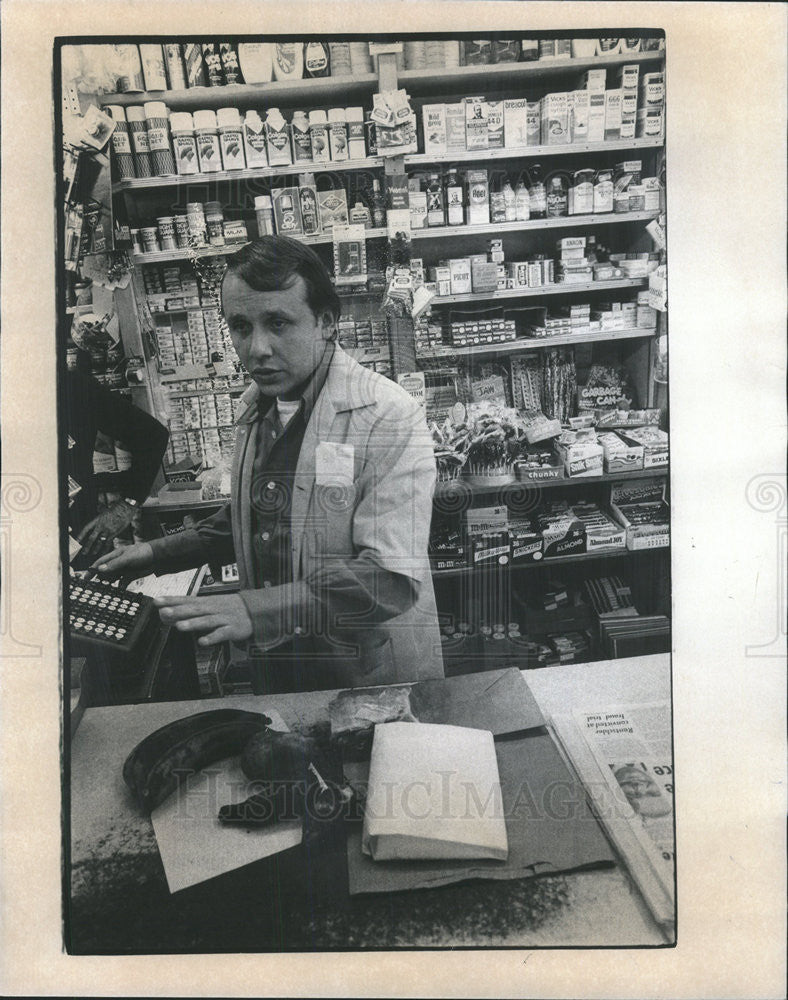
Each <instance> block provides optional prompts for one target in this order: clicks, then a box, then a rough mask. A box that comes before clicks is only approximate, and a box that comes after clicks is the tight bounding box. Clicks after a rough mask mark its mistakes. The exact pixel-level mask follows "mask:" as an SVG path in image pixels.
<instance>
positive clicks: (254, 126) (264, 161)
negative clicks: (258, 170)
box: [244, 111, 268, 167]
mask: <svg viewBox="0 0 788 1000" xmlns="http://www.w3.org/2000/svg"><path fill="white" fill-rule="evenodd" d="M244 149H245V150H246V165H247V167H266V166H268V154H267V153H266V149H265V125H264V123H263V120H262V118H261V117H260V115H258V113H257V112H256V111H247V112H246V117H245V118H244Z"/></svg>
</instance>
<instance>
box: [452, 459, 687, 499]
mask: <svg viewBox="0 0 788 1000" xmlns="http://www.w3.org/2000/svg"><path fill="white" fill-rule="evenodd" d="M667 474H668V469H667V467H665V466H662V467H661V468H658V469H638V470H637V471H636V472H618V473H605V475H602V476H573V477H571V478H569V479H545V480H542V481H538V482H520V481H519V480H518V481H517V482H515V483H507V484H506V485H505V486H475V485H471V484H470V483H467V482H465V480H464V479H455V480H451V481H449V482H439V483H437V484H436V486H435V496H434V498H433V499H434V500H441V499H443V498H450V497H453V496H457V495H458V494H462V495H464V496H467V495H468V494H472V495H473V496H484V495H489V494H491V493H496V494H500V495H501V497H504V496H505V495H506V494H507V493H516V492H518V491H522V490H523V489H533V490H547V489H555V488H557V487H561V486H593V485H595V484H597V483H622V482H624V483H627V482H629V481H630V480H632V479H653V478H655V477H662V476H667Z"/></svg>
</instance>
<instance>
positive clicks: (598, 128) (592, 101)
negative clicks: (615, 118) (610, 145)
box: [588, 90, 605, 142]
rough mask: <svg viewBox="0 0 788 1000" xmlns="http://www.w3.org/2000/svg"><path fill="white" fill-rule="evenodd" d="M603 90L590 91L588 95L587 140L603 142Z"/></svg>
mask: <svg viewBox="0 0 788 1000" xmlns="http://www.w3.org/2000/svg"><path fill="white" fill-rule="evenodd" d="M604 139H605V91H604V90H602V91H590V92H589V95H588V141H589V142H604Z"/></svg>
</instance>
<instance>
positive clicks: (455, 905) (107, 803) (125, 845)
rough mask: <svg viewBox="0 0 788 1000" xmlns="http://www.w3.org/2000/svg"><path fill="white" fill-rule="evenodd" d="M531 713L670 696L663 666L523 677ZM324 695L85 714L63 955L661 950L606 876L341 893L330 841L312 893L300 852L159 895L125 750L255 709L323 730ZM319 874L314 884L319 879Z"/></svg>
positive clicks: (646, 921)
mask: <svg viewBox="0 0 788 1000" xmlns="http://www.w3.org/2000/svg"><path fill="white" fill-rule="evenodd" d="M523 676H524V677H525V679H526V681H527V683H528V685H529V686H530V688H531V691H532V692H533V694H534V697H535V698H536V701H537V702H538V704H539V707H540V708H541V710H542V712H543V713H544V714H545V716H547V717H549V716H550V715H552V714H554V713H557V712H566V711H569V710H571V709H572V708H574V707H581V706H584V707H588V708H590V709H594V708H601V707H604V706H606V705H615V704H629V703H636V702H649V701H660V700H664V699H666V698H669V697H670V657H669V656H667V655H658V656H646V657H637V658H633V659H622V660H612V661H601V662H598V663H591V664H579V665H563V666H560V667H551V668H546V669H539V670H527V671H523ZM335 694H336V692H335V691H315V692H308V693H298V694H283V695H271V696H255V695H249V696H234V697H228V698H222V699H202V700H199V701H188V702H186V701H183V702H166V703H148V704H141V705H121V706H110V707H105V708H90V709H87V710H86V711H85V714H84V717H83V718H82V721H81V723H80V726H79V729H78V730H77V732H76V734H75V736H74V739H73V741H72V748H71V786H70V787H71V803H72V815H71V824H72V826H71V865H72V873H71V874H72V879H71V908H70V925H71V949H72V951H73V952H74V953H77V954H124V953H125V954H140V953H142V954H147V953H150V954H153V953H165V952H181V951H198V952H217V951H218V952H222V951H239V952H240V951H280V950H285V951H289V950H296V951H307V950H324V949H331V948H338V949H348V948H391V947H408V946H411V947H413V946H416V947H419V946H421V947H436V946H455V947H457V946H459V947H462V946H477V947H478V946H480V945H486V946H489V945H509V946H519V947H523V946H528V947H536V946H539V945H545V946H546V945H552V946H554V945H579V944H584V945H605V944H607V945H626V944H630V945H631V944H641V945H644V944H654V945H659V944H664V939H663V938H662V936H661V934H660V932H659V930H658V928H657V927H656V925H655V924H654V923H653V922H652V920H651V918H650V916H649V915H648V913H647V911H646V910H645V907H644V906H643V904H642V901H641V900H640V898H639V896H638V894H637V893H636V891H635V890H634V888H633V887H632V885H631V883H630V880H629V878H628V876H627V874H626V872H625V871H624V870H623V869H622V868H621V867H617V868H614V869H608V870H598V871H586V872H577V873H570V874H566V875H557V876H554V875H551V876H543V877H539V878H530V879H520V880H514V881H510V882H500V883H493V882H475V883H473V882H469V883H463V884H460V885H455V886H448V887H445V888H440V889H430V890H420V891H418V892H408V893H398V894H391V895H385V896H373V897H349V896H348V895H347V888H346V860H345V858H344V840H343V842H342V844H341V845H339V844H338V845H336V848H335V851H334V854H333V855H332V857H331V858H330V863H327V864H326V865H325V884H324V885H316V884H315V881H314V872H313V877H312V879H311V880H305V879H304V878H303V877H302V872H301V871H300V870H299V863H298V859H299V856H300V849H299V848H294V849H292V850H290V851H286V852H284V853H283V854H280V855H277V856H276V857H275V858H272V859H268V860H267V861H264V862H258V863H256V864H255V865H252V866H249V867H247V868H243V869H239V870H238V871H236V872H232V873H228V874H227V875H224V876H221V877H220V878H219V879H214V880H212V881H210V882H206V883H203V884H202V885H200V886H195V887H193V888H191V889H188V890H184V891H183V892H180V893H176V894H175V895H170V893H169V891H168V889H167V886H166V881H165V878H164V872H163V869H162V865H161V861H160V858H159V853H158V848H157V845H156V840H155V836H154V833H153V828H152V826H151V823H150V820H149V818H148V817H146V816H144V815H142V814H141V813H140V812H139V810H138V808H137V807H136V806H135V804H134V802H133V800H132V798H131V795H130V793H129V791H128V789H127V788H126V786H125V784H124V782H123V778H122V773H121V772H122V766H123V761H124V760H125V758H126V756H127V755H128V753H129V752H130V751H131V750H132V749H133V747H134V746H135V745H136V744H137V743H138V742H139V741H140V740H141V739H142V738H144V737H145V736H146V735H147V734H148V733H150V732H151V731H153V730H154V729H156V728H158V727H159V726H161V725H164V724H165V723H167V722H170V721H172V720H173V719H175V718H178V717H183V716H186V715H191V714H193V713H195V712H200V711H206V710H209V709H211V708H245V709H250V710H254V711H265V708H266V706H269V707H271V708H273V709H276V711H278V712H279V714H280V715H281V716H282V718H283V719H284V721H285V723H286V724H287V725H288V726H289V727H290V728H291V729H293V730H299V731H306V730H310V729H312V728H313V727H315V726H320V725H321V724H322V725H325V724H326V722H327V718H328V714H327V708H328V703H329V702H330V701H331V699H332V698H333V697H334V696H335ZM321 877H322V876H321Z"/></svg>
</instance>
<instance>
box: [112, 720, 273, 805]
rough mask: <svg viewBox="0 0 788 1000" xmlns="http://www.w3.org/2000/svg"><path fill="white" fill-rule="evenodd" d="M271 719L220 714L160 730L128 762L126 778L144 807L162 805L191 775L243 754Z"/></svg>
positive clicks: (170, 724) (148, 737) (124, 766)
mask: <svg viewBox="0 0 788 1000" xmlns="http://www.w3.org/2000/svg"><path fill="white" fill-rule="evenodd" d="M270 722H271V720H270V719H269V718H268V716H267V715H262V714H261V713H258V712H245V711H241V710H240V709H231V708H225V709H217V710H215V711H212V712H199V713H198V714H197V715H190V716H188V717H187V718H185V719H177V720H176V721H175V722H171V723H168V724H167V725H166V726H162V727H161V729H157V730H156V731H155V732H153V733H151V734H150V735H149V736H147V737H146V738H145V739H144V740H142V742H141V743H139V744H138V745H137V746H136V747H135V748H134V749H133V750H132V751H131V753H130V754H129V756H128V757H127V758H126V761H125V763H124V765H123V779H124V781H125V782H126V784H127V785H128V787H129V788H130V789H131V791H132V792H133V793H134V795H135V796H136V799H137V802H138V803H139V805H140V808H141V809H143V810H144V811H145V812H150V811H151V810H153V809H155V808H156V806H158V805H160V804H161V803H162V802H163V801H164V800H165V799H166V798H167V797H168V796H169V795H170V794H171V793H172V792H174V791H175V789H176V788H177V787H178V785H179V784H180V782H181V781H182V780H183V778H184V777H186V775H187V774H190V773H193V772H194V771H199V770H200V769H201V768H203V767H205V766H206V765H207V764H210V763H212V762H214V761H217V760H222V759H223V758H225V757H232V756H234V755H235V754H239V753H240V752H241V751H242V750H243V748H244V746H245V745H246V743H247V741H248V740H249V739H250V738H251V737H252V736H255V735H257V734H259V733H261V732H264V731H265V729H266V727H267V726H268V724H269V723H270Z"/></svg>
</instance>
